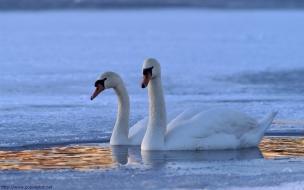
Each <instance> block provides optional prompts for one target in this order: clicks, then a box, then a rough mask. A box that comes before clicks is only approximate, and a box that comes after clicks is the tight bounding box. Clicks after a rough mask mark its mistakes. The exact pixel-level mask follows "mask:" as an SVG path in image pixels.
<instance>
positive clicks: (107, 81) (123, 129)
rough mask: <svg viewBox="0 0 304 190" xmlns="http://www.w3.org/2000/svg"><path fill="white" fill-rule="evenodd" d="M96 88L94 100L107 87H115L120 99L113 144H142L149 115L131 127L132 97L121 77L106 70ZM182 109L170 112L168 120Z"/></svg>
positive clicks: (112, 138) (112, 137)
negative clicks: (130, 97)
mask: <svg viewBox="0 0 304 190" xmlns="http://www.w3.org/2000/svg"><path fill="white" fill-rule="evenodd" d="M95 87H96V90H95V92H94V93H93V95H92V96H91V100H93V99H94V98H95V97H96V96H98V94H99V93H100V92H102V91H103V90H105V89H108V88H113V89H114V91H115V93H116V95H117V99H118V113H117V119H116V123H115V126H114V129H113V133H112V135H111V139H110V144H111V145H141V142H142V139H143V138H144V135H145V132H146V129H147V126H148V122H149V117H146V118H144V119H142V120H140V121H138V122H137V123H136V124H135V125H133V126H132V127H131V128H130V129H129V116H130V99H129V95H128V91H127V89H126V87H125V84H124V82H123V80H122V79H121V77H120V76H119V75H118V74H117V73H114V72H105V73H103V74H102V75H100V76H99V77H98V79H97V81H96V82H95ZM181 112H182V111H175V112H172V113H169V114H168V121H171V120H172V119H173V118H175V117H176V116H177V115H179V114H180V113H181Z"/></svg>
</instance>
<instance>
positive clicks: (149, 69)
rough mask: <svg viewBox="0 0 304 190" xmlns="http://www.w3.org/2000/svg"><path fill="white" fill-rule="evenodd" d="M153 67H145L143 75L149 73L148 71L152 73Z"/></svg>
mask: <svg viewBox="0 0 304 190" xmlns="http://www.w3.org/2000/svg"><path fill="white" fill-rule="evenodd" d="M152 69H153V67H150V68H147V69H143V75H147V74H148V73H150V74H151V75H152Z"/></svg>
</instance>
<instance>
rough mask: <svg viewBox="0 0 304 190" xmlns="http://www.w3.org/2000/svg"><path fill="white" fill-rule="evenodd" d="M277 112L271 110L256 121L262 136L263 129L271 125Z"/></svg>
mask: <svg viewBox="0 0 304 190" xmlns="http://www.w3.org/2000/svg"><path fill="white" fill-rule="evenodd" d="M277 113H278V111H271V112H270V113H269V114H268V115H266V116H265V117H264V118H262V119H260V120H259V121H258V128H259V130H260V131H261V135H262V136H264V133H265V131H266V130H267V128H268V127H269V126H270V125H271V123H272V121H273V119H274V117H275V116H276V115H277Z"/></svg>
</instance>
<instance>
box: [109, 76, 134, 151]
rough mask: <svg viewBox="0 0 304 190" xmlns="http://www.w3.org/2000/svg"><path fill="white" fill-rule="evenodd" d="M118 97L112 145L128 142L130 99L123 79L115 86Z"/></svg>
mask: <svg viewBox="0 0 304 190" xmlns="http://www.w3.org/2000/svg"><path fill="white" fill-rule="evenodd" d="M114 91H115V92H116V95H117V99H118V112H117V119H116V123H115V126H114V130H113V133H112V136H111V140H110V144H111V145H122V144H128V135H129V117H130V99H129V94H128V91H127V89H126V87H125V85H124V83H123V82H122V81H121V82H120V83H119V85H117V86H116V87H114Z"/></svg>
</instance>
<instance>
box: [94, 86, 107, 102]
mask: <svg viewBox="0 0 304 190" xmlns="http://www.w3.org/2000/svg"><path fill="white" fill-rule="evenodd" d="M104 89H105V88H104V87H103V86H102V85H101V84H98V85H97V87H96V90H95V92H94V93H93V95H92V96H91V100H93V99H94V98H95V97H96V96H98V94H99V93H100V92H102V91H103V90H104Z"/></svg>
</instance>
